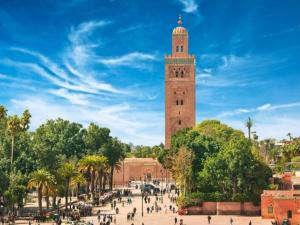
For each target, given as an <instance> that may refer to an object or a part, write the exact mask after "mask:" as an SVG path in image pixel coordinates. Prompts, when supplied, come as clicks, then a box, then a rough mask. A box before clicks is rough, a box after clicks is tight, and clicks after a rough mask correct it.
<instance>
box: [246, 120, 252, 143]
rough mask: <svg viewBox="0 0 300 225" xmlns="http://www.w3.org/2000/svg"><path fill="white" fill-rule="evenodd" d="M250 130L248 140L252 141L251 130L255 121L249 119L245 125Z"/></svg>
mask: <svg viewBox="0 0 300 225" xmlns="http://www.w3.org/2000/svg"><path fill="white" fill-rule="evenodd" d="M245 126H246V127H247V129H248V139H249V140H251V128H252V127H253V120H252V119H251V118H250V117H249V118H248V119H247V121H246V123H245Z"/></svg>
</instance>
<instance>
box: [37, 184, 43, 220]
mask: <svg viewBox="0 0 300 225" xmlns="http://www.w3.org/2000/svg"><path fill="white" fill-rule="evenodd" d="M42 197H43V196H42V188H41V187H39V189H38V203H39V211H40V216H41V215H42V209H43V205H42Z"/></svg>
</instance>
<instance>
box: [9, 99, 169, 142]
mask: <svg viewBox="0 0 300 225" xmlns="http://www.w3.org/2000/svg"><path fill="white" fill-rule="evenodd" d="M25 108H28V109H30V113H31V114H32V121H31V129H36V128H37V127H38V126H40V125H41V124H42V123H45V122H46V120H48V119H56V118H58V117H61V118H63V119H67V120H70V121H74V122H79V123H81V124H83V125H84V126H87V125H88V123H90V122H95V123H97V124H99V125H101V126H105V127H108V128H110V129H111V131H112V135H114V136H117V137H119V138H120V139H121V140H122V141H125V142H127V143H128V142H133V143H135V144H143V145H155V144H159V143H160V142H162V141H163V140H162V139H163V129H164V128H163V114H160V113H157V112H144V111H137V110H136V109H134V108H131V107H130V105H129V104H128V103H121V104H114V105H113V104H112V105H109V106H105V105H103V104H101V102H99V103H98V104H94V105H92V104H90V105H87V106H84V107H82V106H81V105H70V104H60V103H59V102H58V101H57V100H53V99H49V98H48V97H46V96H43V97H42V96H40V97H31V96H27V97H23V98H20V99H12V100H11V105H10V106H9V109H10V110H11V111H12V113H21V112H22V111H23V110H24V109H25Z"/></svg>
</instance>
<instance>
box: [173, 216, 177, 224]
mask: <svg viewBox="0 0 300 225" xmlns="http://www.w3.org/2000/svg"><path fill="white" fill-rule="evenodd" d="M174 222H175V225H176V224H177V217H175V218H174Z"/></svg>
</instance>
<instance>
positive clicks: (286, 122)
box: [222, 113, 300, 140]
mask: <svg viewBox="0 0 300 225" xmlns="http://www.w3.org/2000/svg"><path fill="white" fill-rule="evenodd" d="M245 119H246V118H245ZM252 119H253V120H254V127H253V128H252V130H253V131H256V133H257V135H258V137H259V140H263V139H266V138H275V139H277V140H282V139H286V138H287V136H286V135H287V133H289V132H290V133H291V134H292V135H293V136H294V137H299V136H300V130H299V127H300V120H299V117H298V116H297V115H288V116H287V115H278V114H277V115H274V114H269V113H268V114H264V115H262V114H258V115H255V116H254V117H252ZM222 122H224V123H226V124H228V125H230V126H232V127H234V128H236V129H239V130H242V131H243V132H244V133H245V135H247V132H248V131H247V128H246V127H245V122H244V121H241V120H238V119H222Z"/></svg>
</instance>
